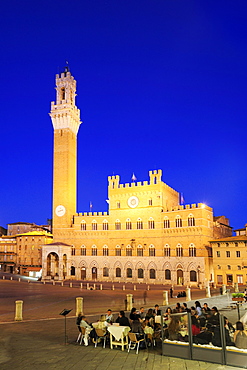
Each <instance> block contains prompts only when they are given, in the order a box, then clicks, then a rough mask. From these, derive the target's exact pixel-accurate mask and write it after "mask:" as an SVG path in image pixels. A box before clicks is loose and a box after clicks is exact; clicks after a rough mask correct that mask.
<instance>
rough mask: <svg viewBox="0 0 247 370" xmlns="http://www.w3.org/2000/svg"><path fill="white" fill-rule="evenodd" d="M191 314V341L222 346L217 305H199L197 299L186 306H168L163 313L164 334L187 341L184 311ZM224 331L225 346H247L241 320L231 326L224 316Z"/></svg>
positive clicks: (167, 336) (171, 338) (173, 338)
mask: <svg viewBox="0 0 247 370" xmlns="http://www.w3.org/2000/svg"><path fill="white" fill-rule="evenodd" d="M187 312H189V313H190V314H191V331H192V335H193V342H194V343H196V344H212V345H214V346H217V347H221V346H222V342H221V335H220V314H219V312H218V309H217V307H215V306H214V307H212V308H211V309H210V308H209V307H208V304H207V303H204V305H203V306H201V304H200V302H199V301H195V305H194V306H192V307H191V308H188V306H187V304H186V303H183V304H181V305H180V303H177V305H176V307H175V309H173V310H172V309H171V308H170V307H168V308H167V309H166V313H165V315H164V329H165V331H164V336H165V338H166V339H169V340H178V341H185V342H186V341H188V318H187V315H184V313H187ZM224 333H225V342H226V345H227V346H236V347H238V348H245V349H246V348H247V331H245V330H244V325H243V324H242V322H240V321H237V322H236V324H235V325H234V326H233V325H232V324H231V323H230V322H229V320H228V319H227V317H224Z"/></svg>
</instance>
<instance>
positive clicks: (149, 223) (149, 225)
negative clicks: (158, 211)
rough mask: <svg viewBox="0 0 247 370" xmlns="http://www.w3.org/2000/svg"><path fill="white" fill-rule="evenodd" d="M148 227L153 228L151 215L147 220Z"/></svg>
mask: <svg viewBox="0 0 247 370" xmlns="http://www.w3.org/2000/svg"><path fill="white" fill-rule="evenodd" d="M148 228H149V229H154V219H153V218H152V217H150V218H149V220H148Z"/></svg>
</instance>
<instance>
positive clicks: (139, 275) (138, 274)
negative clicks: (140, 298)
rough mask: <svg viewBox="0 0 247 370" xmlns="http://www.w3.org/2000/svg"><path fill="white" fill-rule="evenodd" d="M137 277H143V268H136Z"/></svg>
mask: <svg viewBox="0 0 247 370" xmlns="http://www.w3.org/2000/svg"><path fill="white" fill-rule="evenodd" d="M137 277H138V279H143V278H144V272H143V269H138V270H137Z"/></svg>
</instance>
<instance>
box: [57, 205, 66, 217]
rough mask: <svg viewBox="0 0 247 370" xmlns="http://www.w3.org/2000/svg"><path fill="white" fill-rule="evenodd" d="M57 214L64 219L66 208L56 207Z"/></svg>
mask: <svg viewBox="0 0 247 370" xmlns="http://www.w3.org/2000/svg"><path fill="white" fill-rule="evenodd" d="M55 212H56V215H57V216H58V217H62V216H63V215H64V214H65V212H66V209H65V207H64V206H62V205H60V206H57V207H56V210H55Z"/></svg>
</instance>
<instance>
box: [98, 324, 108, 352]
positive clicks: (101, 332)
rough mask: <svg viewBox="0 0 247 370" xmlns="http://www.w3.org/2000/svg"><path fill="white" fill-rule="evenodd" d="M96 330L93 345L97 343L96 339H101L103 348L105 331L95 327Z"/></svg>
mask: <svg viewBox="0 0 247 370" xmlns="http://www.w3.org/2000/svg"><path fill="white" fill-rule="evenodd" d="M95 332H96V340H95V347H97V345H98V339H103V341H104V345H103V348H105V343H106V335H107V333H106V332H105V331H104V330H103V329H99V328H97V329H95Z"/></svg>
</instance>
